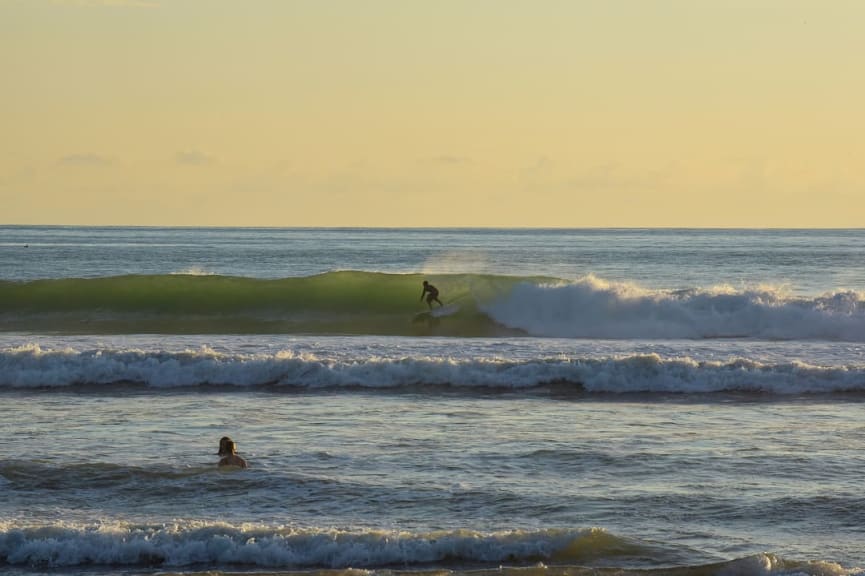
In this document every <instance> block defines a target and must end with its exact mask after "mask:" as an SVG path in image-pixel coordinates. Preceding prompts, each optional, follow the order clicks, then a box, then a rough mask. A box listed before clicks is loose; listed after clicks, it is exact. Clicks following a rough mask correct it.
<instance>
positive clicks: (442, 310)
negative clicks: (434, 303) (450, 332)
mask: <svg viewBox="0 0 865 576" xmlns="http://www.w3.org/2000/svg"><path fill="white" fill-rule="evenodd" d="M459 309H460V307H459V306H457V305H456V304H448V305H447V306H439V307H438V308H433V309H432V310H430V313H429V314H430V316H432V317H433V318H441V317H442V316H450V315H451V314H456V313H457V312H458V311H459Z"/></svg>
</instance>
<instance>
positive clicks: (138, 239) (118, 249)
mask: <svg viewBox="0 0 865 576" xmlns="http://www.w3.org/2000/svg"><path fill="white" fill-rule="evenodd" d="M863 241H865V231H861V230H486V229H483V230H399V229H395V230H380V229H212V228H207V229H198V228H181V229H178V228H82V227H11V226H7V227H0V271H2V273H0V423H2V424H0V431H2V434H0V572H5V573H10V574H34V575H38V574H47V573H56V572H57V571H61V572H65V573H75V574H154V573H160V574H164V573H183V574H197V573H208V574H219V573H232V574H234V573H269V574H270V573H314V574H333V575H336V574H339V575H340V576H343V575H352V576H353V575H355V574H359V573H365V574H376V575H378V574H396V573H400V574H403V573H419V574H423V575H433V574H435V575H436V576H438V575H441V574H457V575H463V574H478V575H486V574H493V573H495V574H502V573H507V574H509V575H525V576H539V575H545V576H547V575H548V576H559V575H571V574H572V575H580V574H596V573H600V574H629V573H634V574H646V573H653V574H654V573H658V574H682V575H684V574H862V573H865V568H863V567H865V497H863V495H862V485H863V484H862V482H863V478H865V419H863V416H865V305H863V287H865V266H863V264H865V262H863V256H862V250H861V247H862V246H863ZM424 279H427V280H429V281H431V282H432V283H433V284H434V285H436V286H437V287H438V288H439V289H440V291H441V298H442V300H443V301H444V302H445V303H455V304H457V305H458V306H459V312H457V313H456V314H454V315H453V316H448V317H444V318H439V319H436V320H431V319H425V320H422V321H419V322H418V321H414V319H415V315H416V314H417V313H418V312H420V311H423V310H424V309H426V303H425V302H423V301H422V300H421V299H420V297H421V290H422V286H421V280H424ZM224 435H229V436H231V437H232V438H233V439H234V440H235V441H236V442H237V444H238V449H239V453H240V455H242V456H243V457H244V458H246V459H247V460H248V462H249V464H250V467H249V469H247V470H239V469H233V470H227V469H219V468H218V467H217V466H216V463H217V460H218V457H217V456H216V454H215V453H216V451H217V448H218V443H219V438H220V437H221V436H224Z"/></svg>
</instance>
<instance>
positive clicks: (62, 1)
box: [51, 0, 159, 8]
mask: <svg viewBox="0 0 865 576" xmlns="http://www.w3.org/2000/svg"><path fill="white" fill-rule="evenodd" d="M51 3H52V4H54V5H56V6H71V7H73V8H158V7H159V2H157V1H156V0H51Z"/></svg>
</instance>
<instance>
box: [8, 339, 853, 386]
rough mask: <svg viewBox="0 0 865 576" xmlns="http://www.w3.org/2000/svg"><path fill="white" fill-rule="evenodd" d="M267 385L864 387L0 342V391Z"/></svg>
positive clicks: (772, 368)
mask: <svg viewBox="0 0 865 576" xmlns="http://www.w3.org/2000/svg"><path fill="white" fill-rule="evenodd" d="M112 384H120V385H124V386H126V385H130V384H135V385H143V386H148V387H152V388H177V387H195V386H199V387H201V386H235V387H270V388H272V389H274V390H294V389H303V390H314V389H340V388H363V389H369V390H376V389H379V390H395V389H402V388H411V389H413V390H423V389H429V390H430V391H439V390H440V389H441V388H442V387H449V388H453V389H461V390H466V391H471V390H483V391H495V390H502V391H514V390H525V391H531V390H532V389H537V388H544V389H548V388H549V387H550V386H554V387H555V388H556V389H557V390H559V391H562V392H574V393H613V394H621V393H658V392H661V393H682V394H708V393H720V392H755V393H768V394H803V393H810V394H830V393H851V392H852V393H859V392H865V366H863V365H846V366H817V365H812V364H807V363H804V362H801V361H783V362H769V361H756V360H751V359H745V358H733V359H729V360H725V361H706V360H695V359H693V358H689V357H678V358H665V357H662V356H660V355H658V354H654V353H652V354H633V355H628V356H622V357H572V358H563V357H558V356H557V357H553V358H536V359H524V360H513V359H511V360H506V359H501V358H452V357H441V356H424V357H417V356H414V357H369V358H362V359H335V358H330V357H326V356H317V355H315V354H312V353H297V352H294V351H292V350H283V351H279V352H275V353H267V354H263V353H259V354H238V353H226V352H217V351H215V350H212V349H210V348H207V347H203V348H201V349H199V350H187V351H180V352H170V351H162V350H157V351H152V350H149V351H145V350H134V349H130V350H126V349H108V348H99V349H91V350H75V349H72V348H64V349H58V350H53V349H43V348H42V347H40V346H39V345H38V344H27V345H23V346H18V347H13V348H6V349H0V389H2V388H6V389H13V388H19V389H20V388H65V387H69V386H76V385H100V386H108V385H112Z"/></svg>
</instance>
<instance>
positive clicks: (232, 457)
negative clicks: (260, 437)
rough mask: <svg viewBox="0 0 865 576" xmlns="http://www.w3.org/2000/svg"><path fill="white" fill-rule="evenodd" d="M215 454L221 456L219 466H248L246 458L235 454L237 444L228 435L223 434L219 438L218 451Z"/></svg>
mask: <svg viewBox="0 0 865 576" xmlns="http://www.w3.org/2000/svg"><path fill="white" fill-rule="evenodd" d="M217 455H218V456H222V459H221V460H220V461H219V467H220V468H221V467H223V466H237V467H238V468H248V467H249V466H248V465H247V463H246V460H244V459H243V458H241V457H240V456H238V455H237V445H236V444H235V443H234V440H232V439H231V438H229V437H228V436H223V437H222V438H220V439H219V452H218V453H217Z"/></svg>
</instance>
